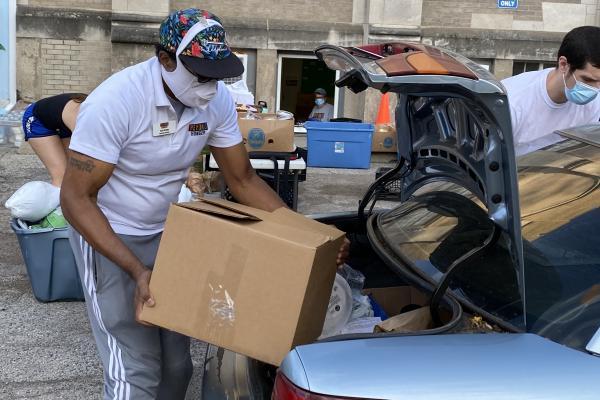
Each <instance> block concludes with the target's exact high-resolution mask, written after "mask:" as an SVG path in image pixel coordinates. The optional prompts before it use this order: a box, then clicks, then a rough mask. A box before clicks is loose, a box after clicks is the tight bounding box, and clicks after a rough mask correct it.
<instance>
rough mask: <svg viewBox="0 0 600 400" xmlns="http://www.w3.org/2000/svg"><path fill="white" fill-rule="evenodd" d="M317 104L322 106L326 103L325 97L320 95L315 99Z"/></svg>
mask: <svg viewBox="0 0 600 400" xmlns="http://www.w3.org/2000/svg"><path fill="white" fill-rule="evenodd" d="M315 104H316V105H318V106H322V105H323V104H325V99H324V98H321V97H319V98H318V99H315Z"/></svg>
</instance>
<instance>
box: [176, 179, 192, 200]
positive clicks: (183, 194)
mask: <svg viewBox="0 0 600 400" xmlns="http://www.w3.org/2000/svg"><path fill="white" fill-rule="evenodd" d="M192 200H194V196H193V194H192V191H191V190H190V189H189V188H188V187H187V186H186V185H185V183H184V184H183V185H181V190H180V191H179V196H177V202H178V203H187V202H189V201H192Z"/></svg>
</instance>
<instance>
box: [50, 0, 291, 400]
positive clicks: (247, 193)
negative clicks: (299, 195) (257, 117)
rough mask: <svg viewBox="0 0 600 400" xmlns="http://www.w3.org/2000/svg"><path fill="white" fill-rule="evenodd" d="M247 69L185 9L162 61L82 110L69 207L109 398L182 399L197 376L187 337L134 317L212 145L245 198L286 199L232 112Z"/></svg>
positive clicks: (109, 87) (161, 49)
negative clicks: (234, 87) (264, 176)
mask: <svg viewBox="0 0 600 400" xmlns="http://www.w3.org/2000/svg"><path fill="white" fill-rule="evenodd" d="M242 72H243V66H242V63H241V62H240V60H239V59H238V58H237V57H236V56H235V55H234V54H233V53H232V52H231V50H230V48H229V47H228V45H227V41H226V37H225V31H224V29H223V27H222V25H221V23H220V22H219V19H218V18H217V17H216V16H214V15H212V14H210V13H209V12H206V11H202V10H197V9H187V10H180V11H177V12H174V13H173V14H171V15H170V16H169V17H167V19H166V20H165V21H164V22H163V23H162V25H161V28H160V45H158V46H157V57H153V58H151V59H149V60H148V61H145V62H142V63H140V64H137V65H134V66H132V67H129V68H126V69H124V70H123V71H120V72H118V73H116V74H114V75H113V76H111V77H110V78H108V79H107V80H106V81H104V82H103V83H102V84H101V85H100V86H98V88H96V89H95V90H94V91H93V92H92V93H91V94H90V95H89V97H88V98H87V100H86V101H85V102H84V103H83V104H82V106H81V111H80V113H79V117H78V120H77V127H76V129H75V132H74V134H73V137H72V140H71V145H70V160H69V164H68V166H67V170H66V173H65V177H64V181H63V185H62V190H61V192H62V193H61V204H62V208H63V211H64V214H65V216H66V217H67V219H68V220H69V222H70V223H71V225H72V227H73V228H74V229H73V231H72V235H71V246H72V247H73V251H74V254H75V258H76V261H77V265H78V268H79V273H80V276H81V279H82V282H83V284H84V288H85V296H86V305H87V309H88V314H89V317H90V323H91V326H92V331H93V334H94V336H95V339H96V345H97V347H98V351H99V353H100V357H101V359H102V364H103V367H104V377H105V383H104V398H105V399H109V398H110V399H128V398H131V399H155V398H159V399H183V398H184V397H185V393H186V390H187V386H188V383H189V379H190V377H191V373H192V363H191V359H190V352H189V338H187V337H185V336H182V335H179V334H177V333H174V332H170V331H168V330H165V329H161V328H158V327H154V326H144V325H142V324H141V322H139V320H138V318H137V316H138V313H139V311H140V310H141V307H142V305H144V306H148V307H152V306H153V305H154V300H153V298H152V295H151V293H150V291H149V287H148V283H149V280H150V275H151V268H152V266H153V264H154V259H155V256H156V252H157V249H158V244H159V241H160V236H161V232H162V230H163V225H164V222H165V219H166V215H167V209H168V207H169V204H170V203H171V202H175V201H176V200H177V195H178V193H179V189H180V188H181V184H182V182H183V181H184V180H185V178H186V172H187V170H188V168H189V167H190V165H191V164H192V163H193V162H194V161H195V159H196V157H197V156H198V154H199V153H200V151H201V150H202V149H203V148H204V146H205V145H208V146H210V148H211V151H212V154H213V156H214V157H215V159H216V161H217V162H218V164H219V166H220V167H221V170H222V172H223V174H224V177H225V180H226V181H227V184H228V186H229V188H230V189H231V191H232V192H233V194H234V196H235V197H236V199H238V200H239V201H240V202H242V203H244V204H247V205H250V206H253V207H257V208H261V209H264V210H275V209H277V208H279V207H283V206H284V203H283V202H282V200H281V199H280V198H279V197H278V196H277V195H276V194H275V193H274V192H273V191H272V190H271V189H270V188H269V187H268V185H266V184H265V183H264V182H263V181H262V180H261V179H260V178H258V177H257V175H256V174H255V173H254V171H253V170H252V167H251V165H250V162H249V160H248V155H247V153H246V150H245V149H244V146H243V144H242V136H241V134H240V131H239V128H238V125H237V115H236V111H235V105H234V103H233V101H232V99H231V97H230V95H229V93H228V91H227V89H226V88H225V86H224V84H223V83H222V82H220V81H219V80H220V79H223V78H227V77H235V76H239V75H241V74H242Z"/></svg>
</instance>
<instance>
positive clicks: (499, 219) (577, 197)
mask: <svg viewBox="0 0 600 400" xmlns="http://www.w3.org/2000/svg"><path fill="white" fill-rule="evenodd" d="M381 46H382V47H381V48H385V46H386V45H381ZM402 46H406V48H407V49H408V50H406V51H420V50H422V47H423V46H420V47H417V48H411V47H414V46H413V45H409V44H400V45H399V46H396V47H395V49H400V51H403V50H402V49H403V47H402ZM372 47H373V46H371V47H369V49H367V50H364V49H360V48H340V47H336V46H328V45H327V46H322V47H320V48H319V49H317V51H316V53H317V56H318V57H319V58H320V59H322V60H324V61H325V62H326V63H327V64H328V65H329V66H330V67H333V68H335V69H338V70H340V71H342V72H343V75H342V78H341V79H340V81H338V84H339V85H340V86H347V87H349V88H350V89H352V90H356V91H360V90H364V89H365V88H366V87H373V88H376V89H378V90H381V91H383V92H395V93H397V94H398V107H397V109H396V128H397V132H398V143H399V149H398V156H399V160H400V164H403V165H399V169H398V171H399V172H398V174H399V175H401V182H402V193H401V195H400V200H401V201H402V204H405V203H407V202H410V201H411V196H414V195H415V194H418V193H419V190H420V189H422V188H423V187H425V186H427V185H430V184H436V183H437V184H445V183H448V182H450V183H453V184H458V185H460V186H461V187H463V188H466V189H467V190H468V191H469V192H470V194H471V195H472V198H473V201H479V203H480V204H482V205H483V208H484V209H485V210H487V214H488V217H489V219H490V220H492V221H493V222H494V223H495V225H497V226H498V227H500V229H501V230H502V232H503V234H504V235H505V237H506V248H507V249H508V251H509V254H510V264H511V265H512V268H507V270H506V271H507V273H508V274H509V275H510V274H511V273H514V280H515V282H517V285H518V294H517V295H516V297H515V299H516V300H515V303H516V306H515V307H514V308H515V310H520V313H517V314H518V315H516V317H515V318H513V319H511V320H510V321H509V320H506V319H503V318H502V315H500V314H501V313H496V314H495V313H494V312H489V310H487V309H486V307H485V306H481V305H480V304H477V302H475V301H473V299H472V298H470V296H469V293H465V291H461V290H448V293H447V296H446V297H447V299H448V301H449V302H452V301H454V300H455V301H458V302H459V303H460V304H461V306H462V307H463V308H464V309H465V310H468V311H469V312H472V313H477V314H480V315H483V316H484V317H486V318H488V319H489V320H490V321H494V322H496V323H498V324H499V325H501V326H502V327H503V330H504V331H505V332H507V333H486V334H477V333H447V334H439V333H438V334H434V333H436V332H420V333H419V332H417V333H415V334H413V335H410V334H377V335H373V334H370V335H351V336H338V337H334V338H331V339H328V340H325V341H320V342H316V343H313V344H309V345H305V346H299V347H297V348H295V349H294V350H292V351H291V352H290V353H289V354H288V356H287V358H286V359H285V360H284V362H283V364H282V365H281V367H280V369H279V373H280V374H282V375H284V376H285V377H286V378H287V379H288V380H289V381H290V382H291V383H292V384H294V385H295V386H296V387H297V388H300V389H302V390H304V391H307V392H311V393H316V394H320V395H324V396H325V397H328V396H331V397H335V398H338V397H344V398H364V399H438V398H444V399H475V398H477V399H481V398H485V399H570V398H572V399H599V398H600V389H599V388H598V387H597V385H596V384H595V383H594V382H596V379H597V377H598V376H600V359H599V358H598V357H597V356H595V355H592V354H589V353H587V352H585V343H583V342H582V340H583V341H585V340H589V339H590V338H591V336H592V335H593V333H594V332H595V331H596V329H598V326H599V325H600V290H597V288H598V287H600V286H597V285H594V282H588V283H587V285H588V286H589V290H586V291H584V292H583V293H579V294H577V295H575V296H573V297H572V298H567V299H564V298H560V299H555V301H554V303H552V302H550V301H549V302H546V303H543V304H542V305H539V304H534V306H537V307H540V309H542V311H543V312H540V313H537V314H536V313H533V314H532V311H531V310H530V309H529V308H528V307H527V304H526V301H525V299H526V298H528V294H527V293H526V287H527V285H525V277H526V274H525V267H524V265H525V262H526V260H525V258H526V255H524V250H523V243H524V238H523V237H522V234H523V232H526V235H525V236H526V237H525V239H527V240H526V242H527V245H528V246H529V247H531V244H532V242H531V238H532V237H533V236H532V235H533V233H532V231H535V232H534V233H536V234H539V235H541V236H540V237H542V238H543V237H544V234H545V233H547V232H550V231H551V230H552V229H558V228H560V226H561V223H560V219H561V213H562V212H564V210H565V208H566V207H567V206H568V205H569V204H570V203H573V204H575V205H576V206H577V207H579V208H581V209H582V210H583V211H581V212H582V213H583V214H575V216H581V215H583V216H586V215H589V216H590V218H592V217H593V218H597V216H598V208H597V207H598V204H596V205H594V204H590V202H594V201H595V200H594V199H597V198H598V193H599V191H598V190H597V189H598V187H599V185H600V171H599V170H598V169H599V166H600V157H599V156H598V154H599V153H598V151H599V147H598V146H599V144H598V143H597V142H595V141H594V140H598V138H600V128H598V127H591V128H584V129H579V130H578V129H575V130H566V131H565V132H562V134H563V136H564V137H565V138H569V139H568V140H566V141H565V142H563V143H558V144H556V145H554V146H551V147H550V148H548V149H544V150H541V151H539V152H536V153H532V154H530V155H528V156H525V157H523V158H522V159H520V166H519V168H518V167H517V162H516V160H515V157H514V151H513V143H512V134H511V124H510V112H509V107H508V106H509V105H508V101H507V98H506V93H505V91H504V88H503V87H502V85H501V84H500V83H499V82H498V81H496V80H495V78H494V77H493V76H491V75H490V74H489V73H488V72H487V71H485V70H483V69H482V68H480V67H479V66H477V65H476V64H474V63H472V62H471V61H469V60H466V59H464V58H462V57H460V56H458V55H456V54H453V53H449V52H446V51H444V50H440V49H433V50H432V49H431V48H427V49H425V50H426V51H430V52H432V53H431V54H438V53H439V54H441V55H440V57H451V58H453V59H454V60H457V61H459V62H460V63H462V65H464V66H466V67H467V68H468V69H469V70H470V72H472V75H473V76H472V77H470V78H466V77H463V76H453V75H451V74H450V75H432V74H428V75H422V74H413V75H411V74H404V75H402V74H401V73H398V74H395V73H390V71H389V69H388V70H387V71H385V70H384V69H383V68H382V67H381V65H380V64H379V63H378V60H380V59H381V58H382V56H381V55H380V54H378V53H377V52H375V51H373V50H372ZM436 52H437V53H436ZM396 56H398V54H395V55H392V57H396ZM420 105H422V106H423V108H421V109H425V108H426V110H425V114H426V115H425V116H424V117H423V118H421V117H419V113H420V112H421V109H420V108H419V107H420ZM427 128H431V129H427ZM586 135H587V136H586ZM590 138H591V139H590ZM594 138H595V139H594ZM521 162H522V163H523V165H522V166H521ZM546 167H547V168H550V169H551V170H552V173H551V174H549V175H548V174H547V175H546V176H545V177H544V178H545V179H546V180H540V182H551V183H552V184H548V185H547V186H548V188H552V190H553V191H554V192H556V193H557V194H560V189H559V190H557V189H556V187H557V186H558V187H564V189H565V190H566V191H567V193H568V195H566V196H565V195H562V194H561V195H559V196H556V198H555V197H554V193H550V194H547V193H546V192H545V191H544V189H545V188H544V187H538V186H536V185H532V184H531V183H530V184H528V186H527V185H526V186H525V187H524V191H523V196H524V197H523V198H521V201H522V202H523V201H526V203H521V204H519V200H520V196H519V182H521V184H522V186H523V184H527V182H534V183H535V180H536V175H535V174H537V173H539V174H540V176H541V174H545V173H546V171H545V170H543V168H546ZM538 169H540V170H539V171H538ZM402 170H404V172H403V173H402ZM519 174H521V178H522V179H521V181H519V180H518V176H519ZM553 174H554V175H553ZM563 175H564V177H566V178H569V179H565V180H564V182H565V183H564V184H563V183H562V182H563ZM523 177H524V178H523ZM571 178H572V179H571ZM548 179H550V181H548ZM523 182H525V183H523ZM561 185H562V186H561ZM536 193H539V194H540V196H536ZM365 198H367V199H368V197H367V196H366V197H365ZM578 202H579V203H578ZM561 207H562V208H561ZM521 212H523V213H524V215H525V217H526V219H523V218H522V216H521ZM359 215H361V210H359ZM540 216H541V217H540ZM538 217H540V218H541V219H542V220H543V218H542V217H544V218H546V219H549V220H551V221H550V222H549V223H546V224H539V220H540V218H538ZM352 218H356V215H355V214H346V215H336V216H319V219H321V220H324V221H325V222H335V221H338V220H343V219H352ZM573 218H575V217H573ZM376 219H377V216H371V217H370V218H369V220H368V221H369V222H368V224H372V225H373V226H376V224H377V223H376ZM542 222H546V221H542ZM522 224H523V225H522ZM369 226H370V225H369ZM557 227H558V228H557ZM544 229H545V230H544ZM370 239H371V237H370ZM371 242H372V243H373V245H374V246H375V244H376V243H375V241H374V240H371ZM385 251H388V252H392V253H393V251H390V250H389V249H386V250H385ZM385 251H381V252H380V253H379V254H381V256H382V257H383V256H385V254H383V253H384V252H385ZM596 254H598V253H596ZM595 257H596V258H595V259H592V261H586V262H591V263H593V264H591V265H596V264H597V263H598V260H597V258H598V257H600V255H596V256H595ZM395 261H397V265H398V267H397V272H398V273H399V274H403V276H404V277H405V278H407V279H408V280H409V281H410V282H411V284H413V285H415V286H417V287H420V288H422V289H424V290H428V291H432V290H433V288H434V287H435V285H436V284H437V283H438V282H439V277H437V278H436V277H435V276H432V275H431V274H430V273H429V272H430V271H428V270H422V269H420V268H417V267H415V266H414V265H413V266H412V268H411V267H410V260H404V259H403V257H402V255H397V257H396V259H393V258H392V257H391V261H390V264H393V263H394V262H395ZM511 271H512V272H511ZM534 277H535V276H534ZM549 282H550V284H551V283H552V281H549ZM550 284H549V285H550ZM532 286H533V287H534V289H535V290H537V291H538V292H539V291H540V290H541V291H543V290H544V287H543V286H542V287H541V288H537V287H536V286H535V285H532ZM548 288H549V289H548V290H553V289H552V288H553V287H552V286H551V285H550V286H548ZM535 290H534V292H535ZM534 294H536V293H534ZM534 294H532V296H533V295H534ZM534 300H535V297H534ZM513 306H514V304H513ZM540 314H541V315H540ZM527 318H532V321H528V320H527ZM582 320H583V323H582V322H581V321H582ZM574 323H577V324H576V328H574V327H573V326H574V325H573V324H574ZM526 332H533V333H526ZM565 344H566V345H565ZM209 351H210V356H209V358H208V361H207V363H206V374H205V378H204V396H205V398H209V399H213V398H243V399H266V398H269V397H270V389H271V388H270V386H269V381H271V383H272V379H273V375H272V374H273V373H274V369H273V368H270V367H268V366H265V365H264V364H261V363H259V362H257V361H255V360H251V359H248V358H247V357H244V356H241V355H236V354H234V353H231V352H228V351H226V350H223V349H217V348H215V347H212V346H211V348H210V350H209Z"/></svg>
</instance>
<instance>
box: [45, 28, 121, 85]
mask: <svg viewBox="0 0 600 400" xmlns="http://www.w3.org/2000/svg"><path fill="white" fill-rule="evenodd" d="M110 59H111V44H110V42H106V41H80V40H57V39H42V42H41V65H42V66H41V68H42V82H41V84H42V97H47V96H52V95H55V94H60V93H65V92H83V93H89V92H90V91H91V90H92V89H94V88H95V87H96V86H97V85H98V84H99V83H100V82H102V81H103V80H104V79H106V78H107V77H108V76H109V75H110V72H111V70H110V69H111V64H110Z"/></svg>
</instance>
